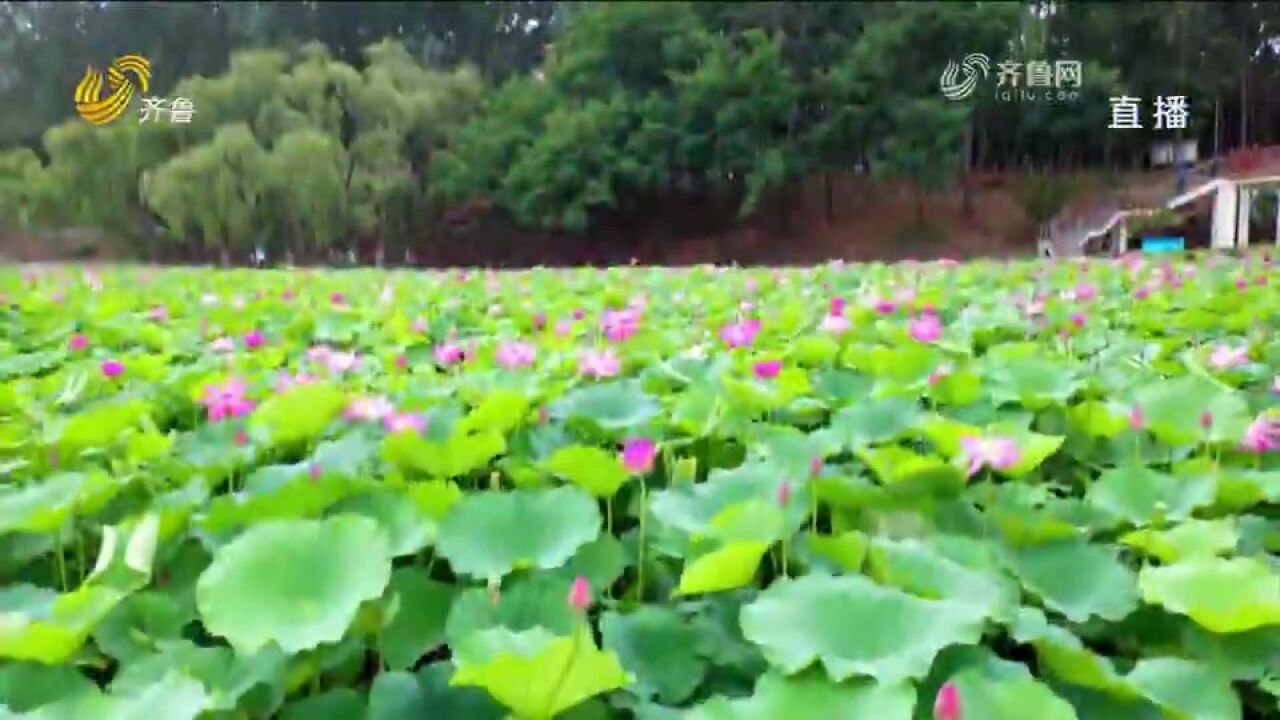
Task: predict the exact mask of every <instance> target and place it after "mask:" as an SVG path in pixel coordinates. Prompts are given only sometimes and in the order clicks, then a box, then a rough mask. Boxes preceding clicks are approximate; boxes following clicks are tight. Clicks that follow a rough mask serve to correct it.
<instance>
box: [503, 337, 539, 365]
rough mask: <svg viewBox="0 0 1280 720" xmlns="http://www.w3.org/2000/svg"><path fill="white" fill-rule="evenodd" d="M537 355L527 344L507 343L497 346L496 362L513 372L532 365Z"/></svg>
mask: <svg viewBox="0 0 1280 720" xmlns="http://www.w3.org/2000/svg"><path fill="white" fill-rule="evenodd" d="M537 354H538V353H537V350H535V349H534V347H533V346H532V345H530V344H529V343H522V342H509V343H503V344H502V345H500V346H498V352H497V360H498V364H499V365H501V366H503V367H505V368H507V369H510V370H514V369H515V368H519V367H528V366H530V365H532V364H533V360H534V358H535V357H537Z"/></svg>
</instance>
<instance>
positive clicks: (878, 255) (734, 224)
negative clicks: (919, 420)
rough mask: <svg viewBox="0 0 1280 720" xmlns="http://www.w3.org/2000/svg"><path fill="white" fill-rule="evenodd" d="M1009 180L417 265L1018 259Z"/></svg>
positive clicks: (461, 235) (680, 218)
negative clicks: (966, 194) (965, 191)
mask: <svg viewBox="0 0 1280 720" xmlns="http://www.w3.org/2000/svg"><path fill="white" fill-rule="evenodd" d="M1020 180H1021V178H1020V176H1018V175H1014V174H987V175H984V176H981V177H978V176H975V177H973V178H971V179H970V181H969V183H968V184H969V187H970V193H969V209H968V211H967V212H966V210H965V207H964V205H965V203H964V194H963V192H962V191H961V189H959V188H956V189H954V190H952V191H950V192H947V193H942V194H937V195H925V196H921V195H919V194H918V193H916V192H915V191H914V190H913V189H912V188H911V187H910V186H909V185H908V184H906V183H901V182H885V181H879V180H874V179H872V178H870V177H867V176H865V175H856V174H846V175H833V176H831V177H830V178H829V179H827V178H823V177H814V178H810V179H808V180H805V181H802V182H797V183H794V184H793V185H791V186H789V187H787V188H785V189H784V190H782V191H781V192H778V193H776V194H775V195H774V196H773V197H771V198H770V199H769V200H768V201H767V202H766V203H765V204H764V206H763V207H762V208H761V209H760V210H759V211H758V212H756V213H754V214H753V215H751V216H749V217H747V218H744V219H741V220H739V219H737V218H736V216H735V214H734V212H733V208H732V206H730V205H726V204H724V203H718V204H715V205H713V204H712V203H710V202H709V201H701V200H691V199H677V200H667V201H663V202H661V203H660V204H654V205H653V207H656V208H659V209H660V211H654V210H652V209H650V210H648V211H646V210H643V209H642V210H639V211H633V212H629V213H627V214H626V215H622V214H613V215H612V216H610V217H605V218H602V222H600V223H599V224H598V225H597V226H596V227H595V228H594V229H593V230H591V231H589V232H587V233H584V234H580V235H573V234H568V233H538V232H529V231H525V230H520V229H517V228H515V227H513V226H512V225H511V224H510V223H509V222H505V221H503V220H502V219H501V218H500V217H496V216H492V215H491V216H489V217H486V218H482V219H479V220H477V221H475V222H472V223H469V224H467V225H463V226H461V227H454V228H452V229H449V230H445V231H442V233H441V235H442V236H440V237H437V238H436V239H434V240H433V239H424V240H422V241H421V242H418V243H415V245H416V250H415V255H416V256H417V257H416V264H421V265H426V266H448V265H493V266H506V267H523V266H531V265H537V264H542V265H565V264H587V263H594V264H618V263H626V262H629V261H630V260H631V259H632V258H635V259H636V261H637V262H640V263H645V264H665V265H687V264H696V263H702V262H715V263H731V262H737V263H740V264H744V265H746V264H781V263H796V264H803V263H814V262H821V261H823V260H828V259H834V258H842V259H845V260H849V261H869V260H884V261H892V260H903V259H907V258H914V259H920V260H925V259H932V258H939V257H951V258H957V259H959V258H968V257H977V256H1009V255H1029V254H1032V253H1034V252H1035V235H1036V227H1035V224H1034V223H1032V222H1031V221H1030V220H1029V219H1028V218H1027V217H1026V215H1025V213H1024V212H1023V210H1022V208H1021V206H1020V205H1019V203H1018V201H1017V199H1016V189H1017V188H1018V183H1019V182H1020ZM922 219H923V222H922ZM362 254H365V253H362ZM128 256H129V252H128V251H127V250H126V249H125V246H124V245H123V244H121V243H119V242H116V241H114V240H113V239H112V238H109V237H106V236H105V235H103V234H102V233H100V232H95V231H92V230H75V231H64V232H61V233H44V234H42V235H41V236H39V237H35V236H31V235H21V234H18V233H12V232H8V233H6V232H0V259H8V260H10V261H14V260H16V261H53V260H77V259H79V260H97V261H110V260H117V259H124V258H127V257H128ZM245 259H247V258H245ZM368 259H369V260H371V258H368ZM392 260H394V259H393V258H388V261H392Z"/></svg>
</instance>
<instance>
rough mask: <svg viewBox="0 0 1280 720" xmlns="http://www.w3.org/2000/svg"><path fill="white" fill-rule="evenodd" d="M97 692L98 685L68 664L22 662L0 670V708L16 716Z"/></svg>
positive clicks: (8, 665) (10, 664)
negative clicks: (8, 710)
mask: <svg viewBox="0 0 1280 720" xmlns="http://www.w3.org/2000/svg"><path fill="white" fill-rule="evenodd" d="M98 692H99V691H98V686H97V685H95V684H94V683H93V682H92V681H91V680H89V678H87V677H85V676H84V675H83V674H81V673H80V671H79V670H77V669H76V668H74V667H71V666H70V665H41V664H38V663H26V662H21V663H9V664H7V665H5V666H4V667H2V668H0V706H3V707H8V708H9V709H10V710H12V711H14V712H16V713H25V712H27V711H29V710H34V709H36V708H38V707H40V706H41V705H47V704H50V703H54V702H57V701H59V700H64V699H67V698H75V697H78V696H81V695H97V694H98Z"/></svg>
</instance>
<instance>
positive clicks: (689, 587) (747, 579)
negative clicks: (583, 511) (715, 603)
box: [676, 541, 769, 595]
mask: <svg viewBox="0 0 1280 720" xmlns="http://www.w3.org/2000/svg"><path fill="white" fill-rule="evenodd" d="M768 549H769V543H765V542H752V541H737V542H730V543H727V544H725V545H724V546H723V547H720V548H717V549H715V550H712V551H711V552H709V553H707V554H705V555H701V556H699V557H698V558H696V559H694V560H691V561H689V562H687V563H686V564H685V566H684V572H682V573H680V586H679V587H677V588H676V594H677V595H694V594H697V593H711V592H722V591H725V590H735V589H737V588H740V587H744V586H746V585H749V584H751V581H752V580H754V579H755V576H756V569H757V568H758V567H760V559H761V558H762V557H764V554H765V552H766V551H767V550H768Z"/></svg>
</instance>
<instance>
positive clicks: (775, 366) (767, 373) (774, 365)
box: [751, 360, 782, 380]
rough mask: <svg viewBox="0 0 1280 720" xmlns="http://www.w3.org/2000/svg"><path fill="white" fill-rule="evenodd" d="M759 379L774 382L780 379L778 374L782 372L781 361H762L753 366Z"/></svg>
mask: <svg viewBox="0 0 1280 720" xmlns="http://www.w3.org/2000/svg"><path fill="white" fill-rule="evenodd" d="M751 369H752V371H753V372H755V375H756V377H757V378H760V379H761V380H772V379H773V378H776V377H778V373H780V372H782V361H781V360H761V361H760V362H758V363H756V364H755V365H753V366H752V368H751Z"/></svg>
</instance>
